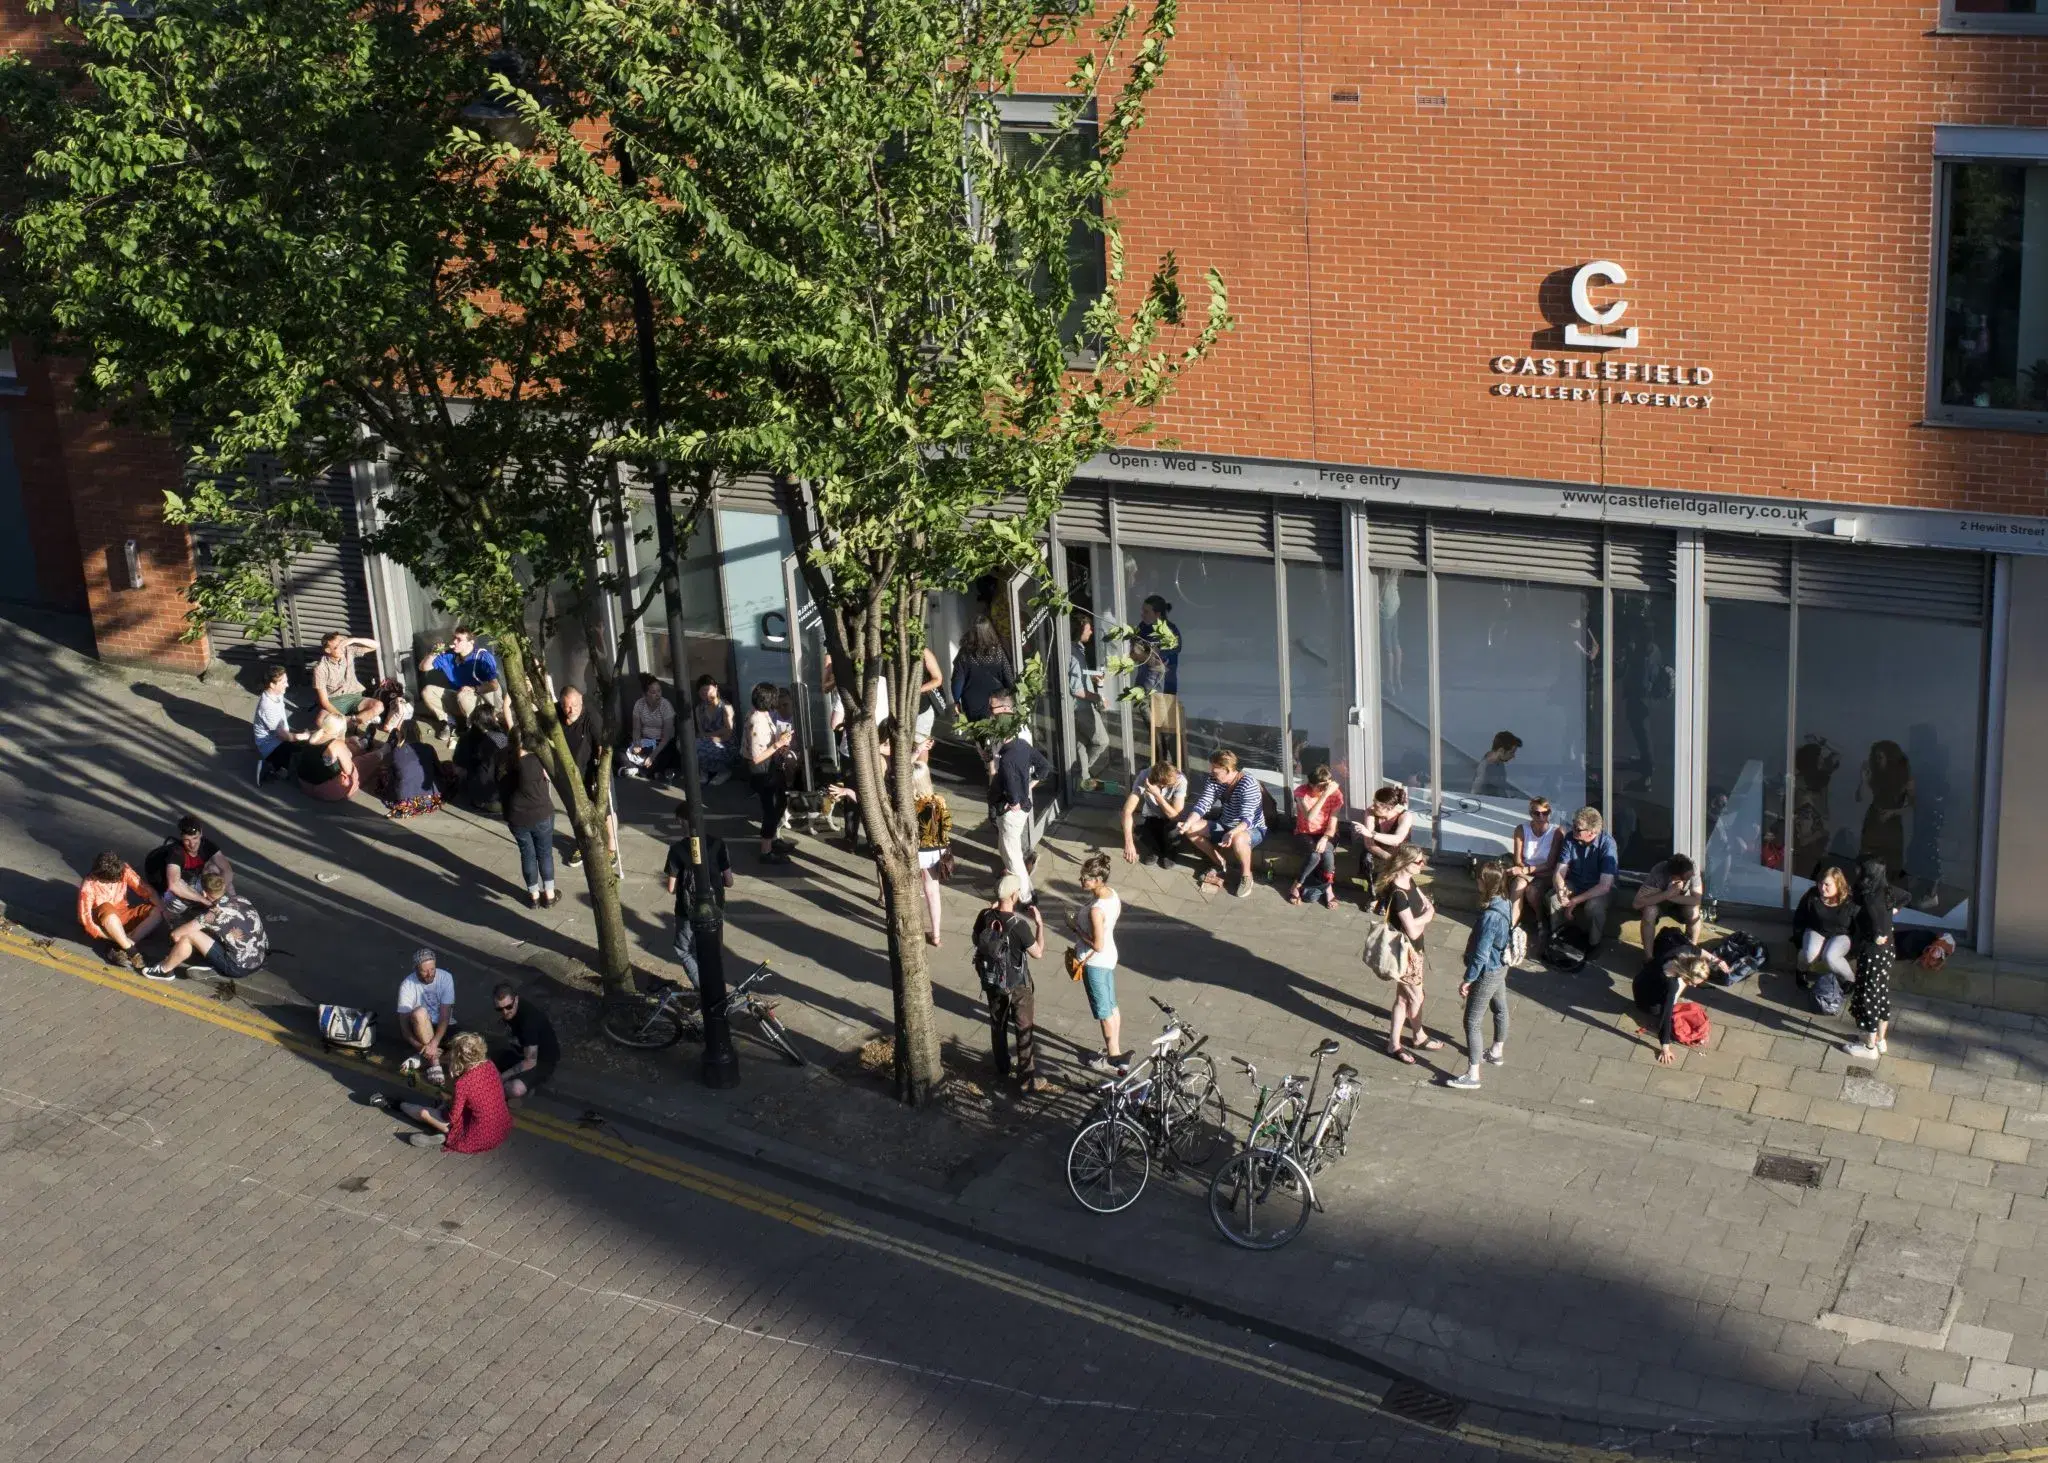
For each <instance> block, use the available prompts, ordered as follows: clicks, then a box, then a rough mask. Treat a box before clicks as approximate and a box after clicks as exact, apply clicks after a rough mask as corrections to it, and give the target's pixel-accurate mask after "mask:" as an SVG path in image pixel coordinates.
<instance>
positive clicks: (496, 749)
mask: <svg viewBox="0 0 2048 1463" xmlns="http://www.w3.org/2000/svg"><path fill="white" fill-rule="evenodd" d="M505 741H506V737H505V733H504V732H502V731H500V730H499V729H498V728H496V727H488V726H482V725H476V724H472V725H471V726H470V728H469V730H467V731H465V732H464V733H463V734H462V737H461V739H460V740H459V741H457V742H456V744H455V750H454V751H453V752H450V753H449V754H448V760H449V762H450V763H451V764H452V765H453V766H454V768H455V779H454V783H455V788H456V794H455V795H456V797H457V798H458V799H459V800H460V801H461V803H462V805H463V806H464V807H465V808H468V809H469V810H470V811H471V812H473V813H484V814H487V815H488V816H490V817H493V818H495V817H497V816H498V815H499V814H500V813H501V812H503V811H504V804H503V802H502V801H501V800H500V799H499V796H498V758H499V757H500V756H501V755H502V754H503V753H504V750H505Z"/></svg>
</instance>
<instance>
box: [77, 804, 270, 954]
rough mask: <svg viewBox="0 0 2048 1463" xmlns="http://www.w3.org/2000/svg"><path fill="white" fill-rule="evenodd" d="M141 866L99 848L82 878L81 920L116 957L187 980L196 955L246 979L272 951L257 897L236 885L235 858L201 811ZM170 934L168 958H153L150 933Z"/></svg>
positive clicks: (180, 822) (90, 935)
mask: <svg viewBox="0 0 2048 1463" xmlns="http://www.w3.org/2000/svg"><path fill="white" fill-rule="evenodd" d="M142 867H143V872H142V873H140V874H138V873H137V872H136V871H135V869H134V868H133V867H132V866H131V865H130V864H129V863H128V862H127V860H126V859H124V858H122V857H121V855H120V854H119V853H117V852H113V851H111V850H109V851H107V852H104V853H101V854H99V855H97V856H96V857H95V858H94V859H93V861H92V867H91V869H90V870H88V871H87V873H86V876H85V878H84V879H82V880H81V881H80V882H79V885H78V923H79V925H80V926H81V927H82V928H83V929H84V930H85V934H86V938H87V939H88V940H90V941H91V942H92V943H93V945H94V946H95V947H96V948H97V949H98V950H99V951H100V953H101V955H102V956H103V957H104V958H105V959H106V960H107V962H108V963H109V964H113V965H125V966H127V967H128V968H129V969H131V970H135V971H138V972H140V973H141V974H142V975H143V976H144V977H145V978H147V979H149V980H158V981H170V980H180V979H183V978H184V977H185V975H186V973H187V972H186V968H185V967H186V963H187V962H188V961H190V960H192V959H194V958H197V959H199V960H201V961H204V962H205V964H206V967H207V968H208V969H210V970H211V971H213V972H214V973H215V974H216V975H219V976H221V977H222V978H224V979H226V980H231V981H232V980H246V979H248V978H249V977H250V976H252V975H254V974H255V973H256V972H257V971H259V970H261V969H262V968H263V962H264V961H266V960H268V959H269V958H270V935H269V932H268V931H267V930H266V929H265V928H264V924H263V916H262V915H260V914H258V913H257V912H256V907H255V905H253V904H251V903H250V902H249V901H248V900H247V899H246V898H244V897H243V896H241V895H239V894H237V893H236V892H235V871H234V866H233V865H232V864H231V863H230V862H229V861H228V856H227V854H226V853H224V852H223V851H222V850H221V849H220V847H219V846H218V845H216V844H215V843H214V842H213V840H212V839H210V838H208V837H207V836H206V832H205V829H204V828H202V827H201V825H200V822H199V820H198V819H197V818H195V817H193V816H192V815H191V814H189V813H188V814H186V815H185V816H184V817H182V818H180V819H179V820H178V829H177V832H176V833H175V834H173V835H172V836H171V837H170V838H167V839H165V840H164V842H163V844H162V845H161V846H159V847H158V848H156V849H154V850H153V851H152V852H151V853H150V854H149V855H148V857H146V858H145V859H144V860H143V863H142ZM160 933H163V934H168V935H169V937H170V946H169V948H168V950H167V951H166V952H165V954H164V956H163V958H162V959H161V960H159V961H157V962H156V963H155V964H150V963H148V962H147V961H146V960H145V958H144V956H143V953H142V944H143V942H144V941H145V940H148V939H150V938H151V937H153V936H155V935H157V934H160Z"/></svg>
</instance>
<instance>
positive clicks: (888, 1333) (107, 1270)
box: [0, 955, 1498, 1463]
mask: <svg viewBox="0 0 2048 1463" xmlns="http://www.w3.org/2000/svg"><path fill="white" fill-rule="evenodd" d="M120 981H121V978H120V977H116V976H113V975H112V974H111V973H108V974H107V975H105V976H101V977H99V979H98V980H94V979H92V978H88V977H81V975H80V974H78V973H75V972H73V973H66V972H62V971H57V970H52V969H49V968H47V967H46V966H44V965H42V964H39V963H31V962H30V961H28V960H23V959H20V958H17V957H14V956H11V955H6V956H0V1224H4V1226H5V1231H6V1233H7V1234H8V1235H9V1236H10V1238H11V1242H10V1243H8V1244H7V1245H6V1246H5V1248H4V1250H0V1375H4V1376H6V1378H7V1385H6V1387H5V1388H4V1389H0V1458H4V1459H8V1460H14V1459H21V1460H27V1459H36V1460H51V1463H57V1460H68V1459H81V1460H82V1459H91V1460H95V1463H100V1460H105V1463H114V1460H120V1459H129V1458H134V1459H149V1460H152V1463H154V1460H182V1459H187V1458H190V1459H204V1460H207V1463H233V1460H242V1459H248V1460H257V1459H261V1460H291V1459H300V1458H305V1459H321V1460H332V1463H349V1460H354V1459H359V1458H379V1459H386V1458H389V1459H413V1458H420V1459H436V1460H439V1459H471V1458H477V1459H481V1458H503V1459H513V1460H521V1463H529V1460H553V1459H572V1458H575V1459H591V1458H603V1459H606V1460H616V1463H632V1460H640V1459H656V1458H689V1459H707V1460H709V1459H773V1460H782V1459H807V1458H824V1457H830V1458H833V1459H836V1460H844V1463H885V1460H899V1459H901V1460H908V1459H946V1460H981V1459H987V1460H997V1459H1019V1460H1023V1459H1053V1458H1058V1459H1063V1460H1065V1459H1093V1458H1104V1459H1108V1458H1114V1459H1120V1460H1121V1459H1146V1458H1182V1457H1202V1458H1239V1457H1243V1458H1264V1457H1269V1456H1272V1455H1274V1454H1276V1453H1279V1452H1283V1451H1284V1453H1285V1454H1286V1455H1287V1456H1288V1457H1290V1458H1292V1459H1321V1458H1332V1459H1337V1458H1342V1459H1354V1458H1382V1457H1396V1456H1412V1457H1428V1458H1432V1459H1435V1458H1461V1457H1481V1456H1498V1455H1497V1454H1496V1453H1495V1452H1494V1450H1492V1449H1490V1448H1483V1447H1479V1446H1475V1445H1471V1444H1468V1443H1465V1442H1463V1441H1460V1440H1454V1439H1450V1438H1446V1437H1444V1436H1442V1435H1440V1434H1433V1433H1430V1432H1427V1431H1424V1430H1420V1429H1417V1428H1415V1427H1413V1426H1411V1425H1409V1424H1406V1423H1402V1422H1398V1421H1396V1420H1393V1419H1390V1418H1388V1417H1385V1416H1384V1415H1380V1414H1376V1413H1375V1412H1374V1411H1373V1410H1372V1409H1371V1407H1370V1405H1369V1402H1368V1401H1367V1400H1366V1399H1365V1398H1363V1397H1361V1395H1360V1394H1359V1393H1358V1392H1356V1391H1354V1390H1353V1389H1354V1388H1360V1389H1370V1390H1377V1386H1376V1384H1374V1383H1372V1382H1371V1380H1370V1379H1367V1378H1362V1377H1348V1376H1346V1375H1344V1374H1343V1373H1342V1372H1341V1371H1340V1370H1337V1369H1335V1368H1332V1367H1329V1366H1327V1365H1323V1364H1319V1363H1317V1362H1316V1361H1314V1360H1312V1359H1303V1358H1299V1357H1289V1356H1285V1355H1283V1354H1282V1353H1281V1352H1280V1350H1279V1349H1277V1348H1273V1347H1271V1346H1269V1345H1267V1344H1266V1343H1264V1342H1262V1341H1258V1340H1255V1339H1253V1338H1249V1337H1244V1336H1240V1335H1232V1334H1230V1333H1226V1332H1223V1331H1220V1330H1208V1331H1205V1330H1203V1329H1202V1326H1201V1324H1200V1323H1197V1322H1192V1321H1187V1320H1184V1319H1182V1318H1179V1317H1176V1316H1174V1315H1172V1314H1171V1313H1167V1312H1164V1311H1161V1310H1158V1309H1156V1308H1153V1309H1148V1308H1147V1307H1145V1306H1144V1305H1142V1304H1136V1303H1133V1302H1132V1301H1131V1300H1130V1299H1129V1298H1128V1297H1124V1296H1117V1295H1114V1294H1111V1293H1109V1292H1106V1291H1105V1292H1100V1293H1093V1292H1091V1291H1090V1290H1089V1289H1088V1287H1086V1286H1085V1285H1083V1284H1078V1283H1077V1282H1075V1281H1074V1280H1073V1279H1072V1278H1070V1277H1056V1276H1049V1275H1045V1274H1037V1273H1033V1271H1032V1270H1031V1267H1029V1266H1028V1265H1024V1264H1022V1263H1020V1262H1016V1261H1013V1260H1006V1259H1004V1258H1003V1257H1000V1256H998V1255H995V1254H993V1253H989V1252H982V1251H978V1250H976V1249H975V1247H973V1246H971V1245H962V1244H959V1243H957V1242H950V1243H949V1242H948V1241H945V1240H942V1239H936V1238H934V1237H932V1236H930V1235H922V1234H917V1233H914V1232H911V1231H907V1230H905V1229H902V1228H900V1227H892V1226H890V1225H889V1224H887V1223H884V1222H880V1221H877V1220H875V1219H874V1218H872V1217H871V1216H864V1215H859V1214H852V1213H847V1212H844V1211H842V1210H838V1209H834V1208H830V1207H812V1206H811V1205H808V1204H806V1203H804V1202H803V1199H802V1196H790V1195H785V1194H781V1193H776V1192H774V1191H770V1190H765V1189H760V1188H756V1187H754V1186H752V1185H751V1184H749V1183H747V1182H746V1181H745V1179H744V1176H737V1175H731V1174H725V1173H720V1172H718V1171H716V1170H712V1169H708V1168H706V1167H704V1166H703V1165H702V1163H701V1161H699V1160H697V1159H695V1158H694V1157H689V1156H685V1155H675V1154H667V1153H663V1152H661V1151H660V1150H659V1148H658V1147H654V1146H649V1145H648V1144H646V1143H644V1142H642V1141H639V1140H637V1139H634V1140H631V1141H629V1140H628V1139H627V1138H622V1137H621V1136H620V1135H617V1134H614V1133H611V1132H610V1131H608V1130H606V1129H603V1128H588V1127H583V1126H580V1125H578V1124H577V1123H576V1121H575V1120H574V1118H573V1116H572V1115H569V1114H565V1113H550V1112H548V1111H546V1110H545V1109H536V1110H535V1111H533V1112H532V1113H530V1114H529V1115H528V1116H527V1118H526V1120H525V1121H524V1122H523V1124H522V1129H521V1131H520V1132H518V1133H516V1134H515V1135H514V1137H513V1138H512V1139H511V1140H510V1142H508V1143H507V1144H506V1145H505V1146H504V1147H503V1148H501V1149H499V1150H498V1151H496V1152H494V1153H491V1154H488V1155H483V1156H479V1157H461V1156H456V1155H450V1154H444V1153H439V1152H429V1151H422V1150H417V1149H414V1148H411V1147H409V1146H407V1145H405V1144H403V1143H401V1142H399V1141H397V1138H396V1134H397V1133H398V1132H399V1125H398V1124H397V1123H395V1122H394V1120H393V1119H392V1118H391V1117H390V1116H389V1115H388V1114H387V1113H386V1112H384V1111H382V1110H380V1109H378V1108H376V1107H374V1106H370V1105H367V1104H366V1103H364V1102H363V1101H362V1098H363V1097H364V1096H366V1095H367V1094H368V1093H369V1092H371V1091H374V1090H377V1088H376V1087H375V1084H374V1080H373V1079H368V1078H364V1077H361V1076H358V1075H355V1074H351V1073H349V1072H347V1071H342V1070H337V1069H335V1068H332V1067H329V1066H325V1065H323V1064H321V1063H318V1062H315V1061H311V1060H308V1059H307V1058H306V1057H305V1056H304V1055H302V1054H299V1053H295V1052H293V1051H292V1050H289V1049H287V1048H283V1047H280V1046H278V1045H277V1044H275V1043H274V1042H270V1041H265V1040H263V1039H260V1038H259V1037H256V1036H252V1035H251V1034H250V1033H249V1032H248V1031H245V1030H237V1029H232V1026H230V1027H223V1026H222V1025H221V1024H220V1022H221V1021H227V1022H230V1023H234V1022H248V1021H250V1020H251V1019H252V1018H251V1016H250V1013H247V1012H241V1013H239V1014H238V1012H237V1010H236V1008H233V1007H211V1008H209V1007H207V1006H205V1005H203V1004H200V1003H199V1002H198V1001H197V1000H196V999H195V998H197V997H198V996H200V995H202V994H203V992H201V991H196V990H188V989H187V988H186V987H184V986H180V987H178V988H176V989H175V991H174V992H172V993H170V994H168V995H167V994H166V992H165V991H164V989H163V988H158V987H141V986H139V983H138V984H133V985H129V986H128V987H127V988H126V989H116V988H115V986H116V985H118V984H119V983H120ZM138 996H139V997H140V998H138ZM166 1001H169V1002H172V1003H173V1004H171V1005H166V1004H165V1002H166ZM179 1002H184V1003H186V1005H185V1007H184V1009H179V1008H178V1006H177V1004H176V1003H179ZM210 1018H217V1019H210ZM1112 1222H1113V1221H1112ZM1247 1262H1249V1263H1256V1258H1255V1257H1247Z"/></svg>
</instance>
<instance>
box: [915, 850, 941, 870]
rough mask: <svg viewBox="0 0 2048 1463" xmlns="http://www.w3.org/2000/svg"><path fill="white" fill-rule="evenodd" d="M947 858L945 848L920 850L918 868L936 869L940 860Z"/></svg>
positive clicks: (918, 852)
mask: <svg viewBox="0 0 2048 1463" xmlns="http://www.w3.org/2000/svg"><path fill="white" fill-rule="evenodd" d="M945 856H946V851H945V850H944V849H943V848H920V849H919V850H918V851H917V866H918V867H919V868H920V869H935V868H937V867H938V866H939V860H940V859H942V858H944V857H945Z"/></svg>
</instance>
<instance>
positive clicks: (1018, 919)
mask: <svg viewBox="0 0 2048 1463" xmlns="http://www.w3.org/2000/svg"><path fill="white" fill-rule="evenodd" d="M1023 893H1024V886H1023V882H1022V881H1021V880H1019V879H1018V878H1017V876H1016V875H1015V874H1005V875H1003V877H1002V878H1001V880H999V881H998V882H997V884H996V902H995V903H994V904H992V905H990V906H989V907H988V908H987V909H984V910H983V911H982V912H981V913H980V914H978V915H976V916H975V919H974V933H973V936H972V940H973V945H974V973H975V974H976V975H978V976H980V977H981V989H982V993H983V995H984V996H985V997H986V998H987V1000H988V1027H989V1043H990V1045H991V1047H992V1048H993V1049H994V1054H995V1061H996V1074H997V1075H998V1076H1001V1077H1008V1076H1009V1075H1010V1074H1011V1062H1010V1026H1011V1024H1012V1023H1013V1022H1014V1023H1015V1024H1016V1027H1017V1060H1016V1067H1015V1070H1016V1076H1017V1082H1018V1085H1019V1086H1020V1087H1021V1088H1022V1089H1023V1090H1024V1091H1025V1092H1046V1091H1049V1090H1050V1089H1051V1087H1052V1084H1051V1083H1049V1082H1047V1081H1046V1080H1045V1079H1044V1078H1043V1077H1040V1076H1039V1075H1038V1073H1037V1063H1036V1050H1035V1047H1036V1043H1035V1041H1034V1039H1033V1036H1032V1024H1033V1017H1034V1015H1035V1011H1034V1009H1033V1002H1032V991H1031V960H1032V957H1034V956H1038V955H1043V954H1044V953H1045V921H1044V919H1043V918H1041V917H1040V915H1039V913H1038V907H1037V906H1036V905H1029V906H1026V907H1025V908H1024V909H1019V908H1018V907H1017V902H1018V900H1019V899H1020V898H1021V897H1022V895H1023Z"/></svg>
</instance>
